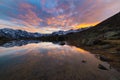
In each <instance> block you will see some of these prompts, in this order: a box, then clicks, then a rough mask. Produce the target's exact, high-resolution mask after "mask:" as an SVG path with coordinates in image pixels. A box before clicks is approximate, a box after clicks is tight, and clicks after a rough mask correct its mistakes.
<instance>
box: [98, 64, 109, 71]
mask: <svg viewBox="0 0 120 80" xmlns="http://www.w3.org/2000/svg"><path fill="white" fill-rule="evenodd" d="M98 68H99V69H101V70H108V69H107V68H106V67H104V66H103V65H101V64H99V65H98Z"/></svg>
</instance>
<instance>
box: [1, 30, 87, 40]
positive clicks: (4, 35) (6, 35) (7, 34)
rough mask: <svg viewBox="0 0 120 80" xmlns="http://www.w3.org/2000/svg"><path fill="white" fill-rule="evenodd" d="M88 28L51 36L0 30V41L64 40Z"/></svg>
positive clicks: (60, 32)
mask: <svg viewBox="0 0 120 80" xmlns="http://www.w3.org/2000/svg"><path fill="white" fill-rule="evenodd" d="M86 29H88V28H82V29H77V30H68V31H57V32H53V33H52V34H41V33H30V32H27V31H22V30H14V29H10V28H4V29H0V40H21V39H34V40H35V39H39V40H45V41H46V40H48V41H56V40H64V38H63V36H65V35H68V34H72V33H77V32H81V31H83V30H86Z"/></svg>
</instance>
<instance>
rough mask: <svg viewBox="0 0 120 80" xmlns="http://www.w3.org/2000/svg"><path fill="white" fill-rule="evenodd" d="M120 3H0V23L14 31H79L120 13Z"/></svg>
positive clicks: (115, 0) (83, 0) (67, 0)
mask: <svg viewBox="0 0 120 80" xmlns="http://www.w3.org/2000/svg"><path fill="white" fill-rule="evenodd" d="M119 3H120V0H7V1H6V0H0V19H1V20H4V21H5V22H6V24H7V21H9V23H11V24H9V26H12V28H19V29H25V30H28V31H32V30H33V31H38V30H39V31H41V32H52V30H53V31H56V30H60V29H63V30H68V29H76V28H80V27H84V26H91V25H95V24H97V23H99V22H101V21H103V20H104V19H106V18H108V17H110V16H112V15H114V14H115V13H117V12H119V11H120V5H119ZM12 24H15V25H16V26H13V25H12ZM1 25H2V24H1ZM7 25H8V24H7ZM19 25H20V26H19ZM21 26H23V27H24V28H23V27H21ZM4 27H6V26H4ZM0 28H2V27H1V26H0ZM29 28H31V29H32V30H30V29H29Z"/></svg>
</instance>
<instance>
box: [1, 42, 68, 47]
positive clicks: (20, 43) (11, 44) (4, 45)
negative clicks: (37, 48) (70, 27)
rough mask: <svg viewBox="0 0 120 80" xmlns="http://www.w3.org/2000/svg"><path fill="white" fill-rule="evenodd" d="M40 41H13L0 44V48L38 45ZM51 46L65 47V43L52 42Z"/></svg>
mask: <svg viewBox="0 0 120 80" xmlns="http://www.w3.org/2000/svg"><path fill="white" fill-rule="evenodd" d="M40 42H42V41H40V40H15V41H8V42H3V43H0V47H6V48H9V47H14V46H24V45H27V44H31V43H36V44H37V43H40ZM52 43H53V44H57V45H65V44H66V42H65V41H56V42H52Z"/></svg>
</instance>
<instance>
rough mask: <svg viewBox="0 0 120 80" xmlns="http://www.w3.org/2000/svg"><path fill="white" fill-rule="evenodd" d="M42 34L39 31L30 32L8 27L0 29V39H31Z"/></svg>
mask: <svg viewBox="0 0 120 80" xmlns="http://www.w3.org/2000/svg"><path fill="white" fill-rule="evenodd" d="M41 36H42V35H41V34H40V33H30V32H27V31H22V30H13V29H9V28H4V29H0V39H8V40H18V39H32V38H38V37H41Z"/></svg>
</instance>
